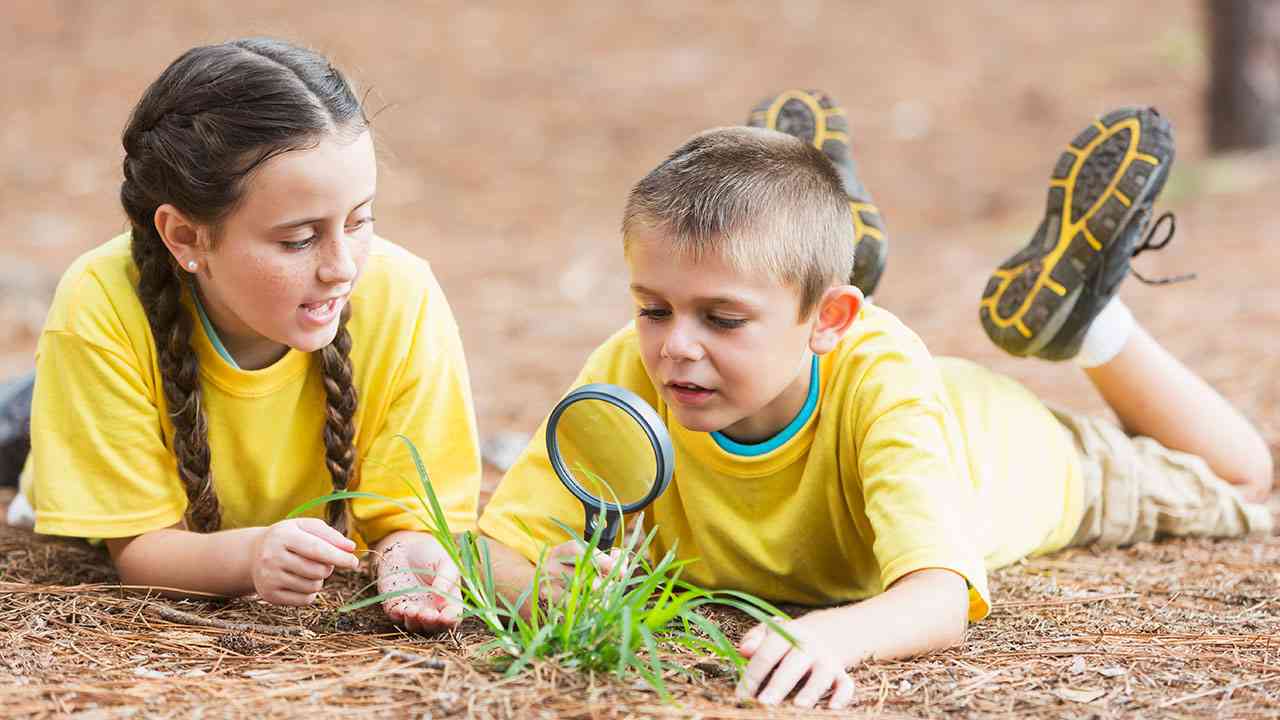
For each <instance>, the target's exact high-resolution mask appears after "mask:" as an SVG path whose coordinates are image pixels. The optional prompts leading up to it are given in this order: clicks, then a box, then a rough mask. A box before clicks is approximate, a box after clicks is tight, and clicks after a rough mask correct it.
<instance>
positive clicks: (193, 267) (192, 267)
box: [187, 260, 200, 272]
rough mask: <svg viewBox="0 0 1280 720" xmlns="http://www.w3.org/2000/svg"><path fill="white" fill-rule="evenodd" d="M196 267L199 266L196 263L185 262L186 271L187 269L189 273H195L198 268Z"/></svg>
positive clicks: (191, 261) (193, 261) (192, 261)
mask: <svg viewBox="0 0 1280 720" xmlns="http://www.w3.org/2000/svg"><path fill="white" fill-rule="evenodd" d="M198 267H200V264H199V263H197V262H196V261H195V260H188V261H187V269H188V270H190V271H191V272H195V271H196V268H198Z"/></svg>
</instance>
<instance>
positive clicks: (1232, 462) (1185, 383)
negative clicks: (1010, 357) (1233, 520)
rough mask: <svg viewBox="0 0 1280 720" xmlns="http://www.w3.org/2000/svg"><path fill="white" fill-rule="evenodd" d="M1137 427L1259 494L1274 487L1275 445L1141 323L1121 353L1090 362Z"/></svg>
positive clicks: (1249, 494) (1096, 381)
mask: <svg viewBox="0 0 1280 720" xmlns="http://www.w3.org/2000/svg"><path fill="white" fill-rule="evenodd" d="M1085 374H1087V375H1088V376H1089V380H1091V381H1092V382H1093V385H1094V387H1096V388H1098V392H1099V393H1101V394H1102V397H1103V398H1104V399H1105V400H1106V401H1107V404H1108V405H1110V406H1111V409H1112V410H1114V411H1115V413H1116V415H1117V416H1118V417H1119V418H1120V424H1121V425H1122V426H1123V427H1124V428H1125V430H1126V431H1128V432H1129V433H1130V434H1132V435H1141V436H1145V437H1149V438H1152V439H1153V440H1156V441H1157V442H1159V443H1160V444H1161V445H1164V446H1165V447H1167V448H1170V449H1173V450H1181V451H1182V452H1186V453H1190V454H1192V455H1198V456H1199V457H1201V458H1203V459H1204V461H1205V462H1206V463H1208V465H1209V467H1210V468H1211V469H1212V470H1213V471H1214V472H1215V473H1216V474H1217V475H1218V476H1219V477H1221V478H1222V479H1224V480H1226V481H1227V482H1229V483H1231V484H1233V485H1237V486H1239V488H1240V492H1241V494H1242V495H1244V497H1245V498H1246V499H1247V500H1250V501H1251V502H1263V501H1265V500H1266V499H1267V496H1268V495H1269V494H1270V492H1271V484H1272V478H1273V474H1272V473H1273V469H1272V460H1271V451H1270V449H1269V448H1268V447H1267V444H1266V442H1265V441H1264V440H1263V439H1262V436H1261V435H1260V434H1259V433H1258V431H1257V429H1255V428H1254V427H1253V425H1252V424H1251V423H1250V422H1249V421H1248V420H1246V419H1245V418H1244V416H1243V415H1241V414H1240V412H1239V411H1238V410H1236V409H1235V408H1234V407H1232V406H1231V404H1230V403H1229V402H1227V400H1226V398H1224V397H1222V395H1220V394H1218V392H1217V391H1216V390H1214V389H1213V388H1212V387H1210V386H1209V384H1208V383H1207V382H1205V381H1204V379H1202V378H1201V377H1200V376H1198V375H1196V374H1195V373H1193V372H1191V370H1190V369H1188V368H1187V366H1185V365H1183V364H1182V363H1181V362H1179V361H1178V359H1177V358H1175V357H1173V355H1171V354H1169V351H1168V350H1166V349H1165V348H1164V347H1163V346H1162V345H1160V343H1158V342H1156V340H1155V338H1153V337H1151V335H1150V334H1149V333H1148V332H1147V331H1146V330H1145V329H1143V328H1142V327H1141V326H1138V325H1133V327H1132V330H1131V331H1130V333H1129V338H1128V340H1127V341H1126V342H1125V343H1124V345H1123V348H1122V349H1121V350H1120V352H1119V353H1117V354H1116V356H1115V357H1114V358H1112V359H1111V360H1109V361H1108V362H1104V363H1102V364H1101V365H1097V366H1095V367H1088V368H1085Z"/></svg>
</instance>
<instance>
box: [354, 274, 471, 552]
mask: <svg viewBox="0 0 1280 720" xmlns="http://www.w3.org/2000/svg"><path fill="white" fill-rule="evenodd" d="M389 300H390V298H389ZM402 300H403V299H402ZM389 355H390V353H386V352H382V353H380V354H379V355H376V356H371V357H370V358H369V361H370V362H375V363H379V362H380V363H385V369H382V370H381V371H380V372H378V373H374V375H382V376H383V377H385V378H386V381H387V382H388V383H392V384H393V385H394V387H395V388H396V390H395V394H394V396H393V397H392V399H391V404H390V407H389V409H388V411H387V413H386V420H385V422H384V423H383V424H382V426H381V428H380V429H379V430H378V431H377V433H376V435H375V436H374V438H373V440H372V443H371V444H370V446H369V449H368V451H367V454H366V457H365V458H363V461H362V464H361V471H360V472H361V475H360V480H359V487H358V488H355V489H358V490H360V491H364V492H372V493H377V494H379V495H383V496H386V497H387V498H391V499H394V500H396V501H398V502H399V503H401V504H403V505H407V506H408V507H410V508H412V512H410V511H405V510H404V509H402V508H401V507H399V506H398V505H396V504H395V503H392V502H387V501H384V500H377V499H371V498H357V499H355V500H353V501H352V503H351V508H352V514H353V516H354V519H355V523H356V528H357V530H358V531H359V532H360V535H361V537H362V538H363V539H364V540H365V542H368V543H369V544H373V543H375V542H377V541H378V540H380V539H381V538H382V537H383V536H385V535H387V534H388V533H390V532H392V531H395V530H416V531H424V530H426V529H427V527H428V526H429V522H430V520H429V519H430V518H431V514H430V508H429V507H426V506H424V504H423V501H425V500H426V495H425V493H424V492H423V489H422V486H421V481H420V479H419V476H418V472H417V469H416V468H415V466H414V463H413V458H412V455H411V454H410V452H409V449H408V446H406V445H405V443H404V441H403V440H401V439H400V438H399V437H397V436H399V435H403V436H404V437H405V438H407V439H408V440H410V441H411V442H412V443H413V445H414V447H416V448H417V451H418V453H419V454H420V455H421V457H422V459H423V463H424V465H425V466H426V470H427V474H428V479H429V481H430V483H431V487H432V488H433V489H434V491H435V494H436V496H437V498H438V499H439V501H440V505H441V507H442V508H443V510H444V513H445V517H446V520H447V521H448V523H449V529H450V531H451V532H455V533H456V532H462V531H464V530H474V529H475V527H476V509H477V499H478V497H479V492H480V474H481V469H480V451H479V441H478V439H477V432H476V421H475V411H474V409H473V405H472V400H471V383H470V379H469V377H468V373H467V364H466V360H465V358H464V356H463V351H462V339H461V337H460V336H459V333H458V327H457V324H456V322H455V321H454V317H453V312H452V310H451V309H450V308H449V303H448V301H447V300H446V299H445V296H444V293H443V291H442V290H441V289H440V286H439V284H438V283H437V282H436V280H435V278H434V277H431V276H429V282H428V283H427V291H426V293H425V297H424V300H423V302H422V303H421V307H420V310H419V312H418V315H417V322H416V323H415V325H414V327H413V330H412V344H411V346H410V348H409V349H408V352H407V355H406V356H405V357H404V358H403V361H402V362H399V363H397V362H396V358H393V357H389ZM397 365H398V366H397ZM419 498H421V500H420V499H419Z"/></svg>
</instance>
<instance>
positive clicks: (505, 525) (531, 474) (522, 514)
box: [480, 326, 657, 562]
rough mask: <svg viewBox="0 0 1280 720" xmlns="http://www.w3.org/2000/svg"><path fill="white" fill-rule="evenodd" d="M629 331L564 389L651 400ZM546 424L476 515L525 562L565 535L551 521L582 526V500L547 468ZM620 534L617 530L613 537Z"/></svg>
mask: <svg viewBox="0 0 1280 720" xmlns="http://www.w3.org/2000/svg"><path fill="white" fill-rule="evenodd" d="M633 333H634V331H633V330H632V329H631V328H630V326H628V327H627V328H624V329H623V330H621V331H620V332H618V333H617V334H616V335H614V337H612V338H611V339H609V340H608V341H606V342H605V343H604V344H603V345H601V346H600V347H599V348H597V349H596V351H595V352H593V353H592V354H591V357H590V358H588V359H587V362H586V364H585V365H584V367H583V368H582V371H581V372H580V373H579V374H578V377H577V378H576V379H574V381H573V383H572V384H571V385H570V387H569V390H567V391H566V392H565V394H566V395H567V394H569V392H572V391H573V390H574V389H576V388H579V387H582V386H583V385H587V384H590V383H596V382H607V383H612V384H614V385H620V386H622V387H625V388H627V389H628V390H631V391H632V392H634V393H636V394H637V395H639V396H640V397H642V398H644V399H645V401H646V402H648V403H650V404H651V405H652V404H656V401H657V398H656V396H655V393H654V389H653V385H652V383H650V382H649V378H648V375H646V374H645V372H644V366H643V364H641V362H640V357H639V353H638V352H636V351H635V349H634V343H628V342H627V340H628V339H629V338H631V337H632V335H633ZM546 429H547V421H546V419H545V418H544V419H543V421H542V423H541V424H540V425H538V430H537V432H535V433H534V435H533V438H532V439H531V440H530V441H529V445H528V446H527V447H526V448H525V450H524V452H523V453H521V454H520V457H519V458H517V459H516V462H515V464H513V465H512V466H511V468H510V469H509V470H508V471H507V473H506V475H504V476H503V478H502V482H501V483H499V485H498V489H497V491H495V492H494V495H493V498H491V499H490V501H489V503H488V504H487V505H486V506H485V509H484V513H483V515H482V516H481V518H480V530H481V531H482V532H483V533H484V534H485V535H488V536H489V537H491V538H493V539H494V540H497V541H498V542H500V543H502V544H503V545H506V546H507V547H510V548H512V549H513V550H515V551H516V552H519V553H520V554H521V555H523V556H524V557H525V558H526V559H528V560H529V561H530V562H537V560H538V557H539V555H540V554H541V553H542V551H543V549H544V548H548V547H551V546H555V545H558V544H560V543H562V542H564V541H566V540H569V539H570V538H569V536H568V535H567V534H566V533H565V531H564V529H563V528H561V527H560V526H559V525H557V524H556V521H557V520H558V521H560V522H562V523H564V524H565V525H567V526H568V527H569V528H570V529H572V530H573V531H574V533H575V536H577V537H580V536H581V535H582V532H583V528H584V527H585V525H586V515H585V510H584V509H583V507H582V503H581V502H579V501H578V499H577V498H575V497H574V496H573V494H572V493H570V492H569V491H568V490H567V489H565V487H564V485H563V484H562V483H561V482H560V478H559V477H558V476H557V475H556V473H555V470H554V469H553V468H552V467H551V459H550V457H549V456H548V455H547V441H546V437H547V436H546ZM602 474H604V473H602ZM621 539H622V534H621V533H619V541H621Z"/></svg>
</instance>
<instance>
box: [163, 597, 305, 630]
mask: <svg viewBox="0 0 1280 720" xmlns="http://www.w3.org/2000/svg"><path fill="white" fill-rule="evenodd" d="M146 609H147V610H148V611H150V612H152V613H154V614H155V615H157V616H159V617H160V618H162V619H164V620H168V621H169V622H173V623H178V624H180V625H196V626H199V627H211V628H219V629H221V630H230V631H232V632H252V633H258V634H259V635H275V636H277V637H303V638H313V637H315V635H316V634H315V633H314V632H312V631H310V630H308V629H306V628H302V627H284V626H283V625H262V624H260V623H250V622H229V621H227V620H219V619H218V618H209V617H203V616H200V615H196V614H193V613H189V612H184V611H182V610H178V609H175V608H171V607H169V606H168V605H162V604H161V603H158V602H149V603H147V605H146Z"/></svg>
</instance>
